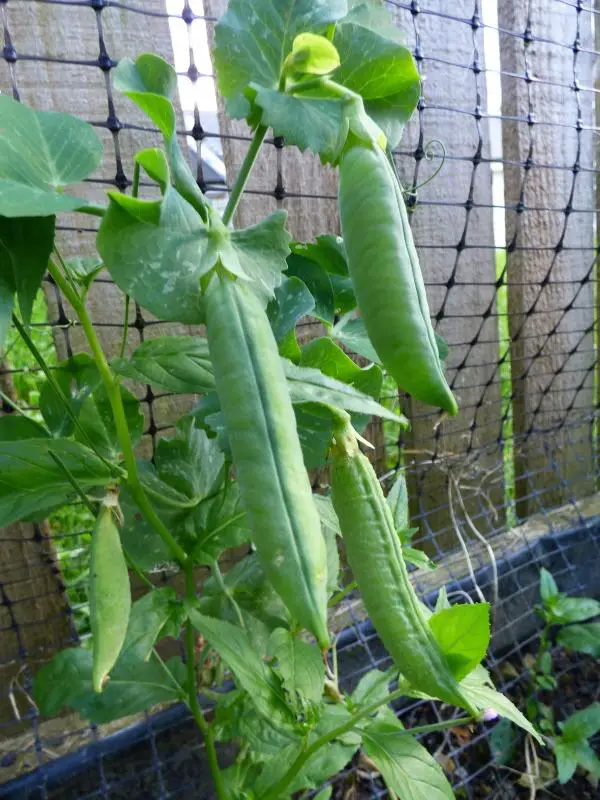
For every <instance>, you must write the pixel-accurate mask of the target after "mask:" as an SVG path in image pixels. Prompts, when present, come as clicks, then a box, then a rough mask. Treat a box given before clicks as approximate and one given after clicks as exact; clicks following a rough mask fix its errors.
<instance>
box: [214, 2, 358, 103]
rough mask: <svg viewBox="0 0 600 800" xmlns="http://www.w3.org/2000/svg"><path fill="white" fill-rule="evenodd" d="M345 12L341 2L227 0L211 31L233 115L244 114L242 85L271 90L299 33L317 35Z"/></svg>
mask: <svg viewBox="0 0 600 800" xmlns="http://www.w3.org/2000/svg"><path fill="white" fill-rule="evenodd" d="M345 13H346V0H278V2H277V3H274V2H272V0H231V2H230V3H229V6H228V9H227V12H226V13H225V14H224V15H223V16H222V17H221V19H220V20H219V23H218V24H217V27H216V29H215V49H214V52H213V58H214V63H215V69H216V72H217V82H218V86H219V90H220V92H221V94H222V95H223V97H225V99H226V100H227V110H228V112H229V114H230V115H231V116H233V117H236V118H238V119H239V118H241V117H245V116H247V115H248V114H249V113H250V108H249V104H248V101H247V100H246V98H245V97H244V89H245V88H246V87H247V86H248V85H249V84H251V83H257V84H259V85H260V86H264V87H266V88H271V89H275V88H276V87H277V86H278V84H279V78H280V75H281V72H282V69H283V65H284V63H285V60H286V58H287V56H288V55H289V53H290V52H291V50H292V46H293V42H294V39H295V38H296V36H298V34H301V33H321V32H322V31H324V30H325V29H326V28H327V27H328V26H329V25H331V24H332V23H334V22H336V21H337V20H338V19H340V18H341V17H343V16H344V14H345Z"/></svg>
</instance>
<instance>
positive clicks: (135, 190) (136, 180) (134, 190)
mask: <svg viewBox="0 0 600 800" xmlns="http://www.w3.org/2000/svg"><path fill="white" fill-rule="evenodd" d="M139 193H140V162H139V161H136V162H135V164H134V165H133V183H132V184H131V196H132V197H137V196H138V195H139ZM130 302H131V298H130V297H129V295H128V294H126V295H125V310H124V312H123V335H122V336H121V347H120V348H119V358H123V357H124V355H125V349H126V347H127V334H128V333H129V305H130Z"/></svg>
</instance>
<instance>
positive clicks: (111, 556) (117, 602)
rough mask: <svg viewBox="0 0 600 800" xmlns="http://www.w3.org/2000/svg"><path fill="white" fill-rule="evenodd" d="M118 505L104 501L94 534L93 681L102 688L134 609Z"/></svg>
mask: <svg viewBox="0 0 600 800" xmlns="http://www.w3.org/2000/svg"><path fill="white" fill-rule="evenodd" d="M114 514H115V508H114V506H111V505H110V504H108V505H106V504H103V505H102V506H101V508H100V512H99V514H98V518H97V519H96V525H95V527H94V532H93V534H92V551H91V561H90V584H89V598H90V622H91V628H92V642H93V644H92V685H93V688H94V691H95V692H101V691H102V688H103V686H104V683H105V681H106V679H107V677H108V673H109V672H110V670H111V669H112V668H113V667H114V665H115V662H116V660H117V658H118V657H119V654H120V652H121V649H122V647H123V642H124V641H125V634H126V633H127V625H128V623H129V614H130V611H131V587H130V585H129V574H128V571H127V562H126V561H125V556H124V554H123V548H122V547H121V537H120V535H119V529H118V527H117V524H116V522H115V517H114Z"/></svg>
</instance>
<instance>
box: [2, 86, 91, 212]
mask: <svg viewBox="0 0 600 800" xmlns="http://www.w3.org/2000/svg"><path fill="white" fill-rule="evenodd" d="M0 119H1V120H2V127H1V128H0V215H2V216H5V217H49V216H52V215H54V214H57V213H58V212H59V211H73V210H74V209H76V208H78V207H79V206H81V205H82V203H81V200H79V199H77V198H76V197H70V196H69V195H67V194H65V193H64V191H63V189H64V187H66V186H68V185H70V184H72V183H78V182H79V181H81V180H83V179H84V178H87V177H88V175H90V174H91V173H92V172H93V171H94V170H95V169H96V168H97V167H98V166H99V165H100V161H101V160H102V145H101V144H100V140H99V139H98V136H97V135H96V132H95V131H94V129H93V128H92V127H91V125H88V124H87V122H83V121H82V120H80V119H77V118H76V117H72V116H70V115H69V114H63V113H60V112H56V111H34V110H32V109H30V108H27V106H24V105H23V104H22V103H18V102H17V101H16V100H13V99H12V98H11V97H8V96H7V95H0Z"/></svg>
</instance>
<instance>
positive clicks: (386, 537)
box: [331, 426, 477, 715]
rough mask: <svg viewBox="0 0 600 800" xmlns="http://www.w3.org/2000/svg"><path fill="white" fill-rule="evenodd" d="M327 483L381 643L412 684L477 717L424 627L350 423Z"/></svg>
mask: <svg viewBox="0 0 600 800" xmlns="http://www.w3.org/2000/svg"><path fill="white" fill-rule="evenodd" d="M331 485H332V500H333V505H334V508H335V511H336V513H337V515H338V517H339V521H340V527H341V530H342V536H343V538H344V544H345V548H346V555H347V558H348V561H349V563H350V566H351V567H352V571H353V573H354V577H355V579H356V581H357V583H358V587H359V589H360V592H361V595H362V598H363V601H364V604H365V608H366V610H367V612H368V614H369V617H370V618H371V621H372V622H373V624H374V626H375V628H376V630H377V632H378V633H379V635H380V637H381V641H382V642H383V644H384V645H385V647H386V648H387V650H388V652H389V653H390V655H391V656H392V658H393V659H394V661H395V663H396V664H397V666H398V667H399V669H400V671H401V672H402V674H403V675H404V677H405V678H406V679H407V680H408V681H409V682H410V684H411V686H412V687H413V688H415V689H416V690H417V691H421V692H424V693H426V694H428V695H431V696H432V697H437V698H439V699H440V700H443V701H445V702H446V703H450V704H452V705H455V706H462V707H464V708H466V709H468V710H469V712H470V713H471V714H473V715H476V714H477V710H476V709H475V708H474V707H473V706H472V705H471V704H470V703H469V701H468V700H467V699H466V698H465V697H464V695H463V693H462V691H461V688H460V685H459V683H458V681H457V680H456V679H455V678H454V676H453V674H452V672H451V670H450V668H449V666H448V664H447V663H446V660H445V657H444V654H443V653H442V651H441V649H440V647H439V645H438V643H437V641H436V639H435V637H434V635H433V632H432V630H431V629H430V627H429V624H428V621H427V618H426V616H425V612H424V608H423V606H422V605H421V602H420V601H419V598H418V597H417V595H416V593H415V591H414V589H413V587H412V584H411V582H410V580H409V577H408V571H407V569H406V564H405V562H404V558H403V555H402V547H401V545H400V541H399V538H398V535H397V533H396V530H395V527H394V521H393V518H392V513H391V511H390V508H389V506H388V504H387V502H386V500H385V497H384V495H383V491H382V489H381V486H380V484H379V481H378V480H377V476H376V474H375V471H374V470H373V467H372V466H371V463H370V462H369V460H368V459H367V458H366V456H364V455H363V454H362V453H361V452H360V450H359V448H358V444H357V442H356V438H355V436H354V432H353V431H352V429H351V428H349V426H348V427H346V428H345V429H344V430H342V431H340V432H338V433H337V434H336V441H335V444H334V446H333V448H332V465H331Z"/></svg>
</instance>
